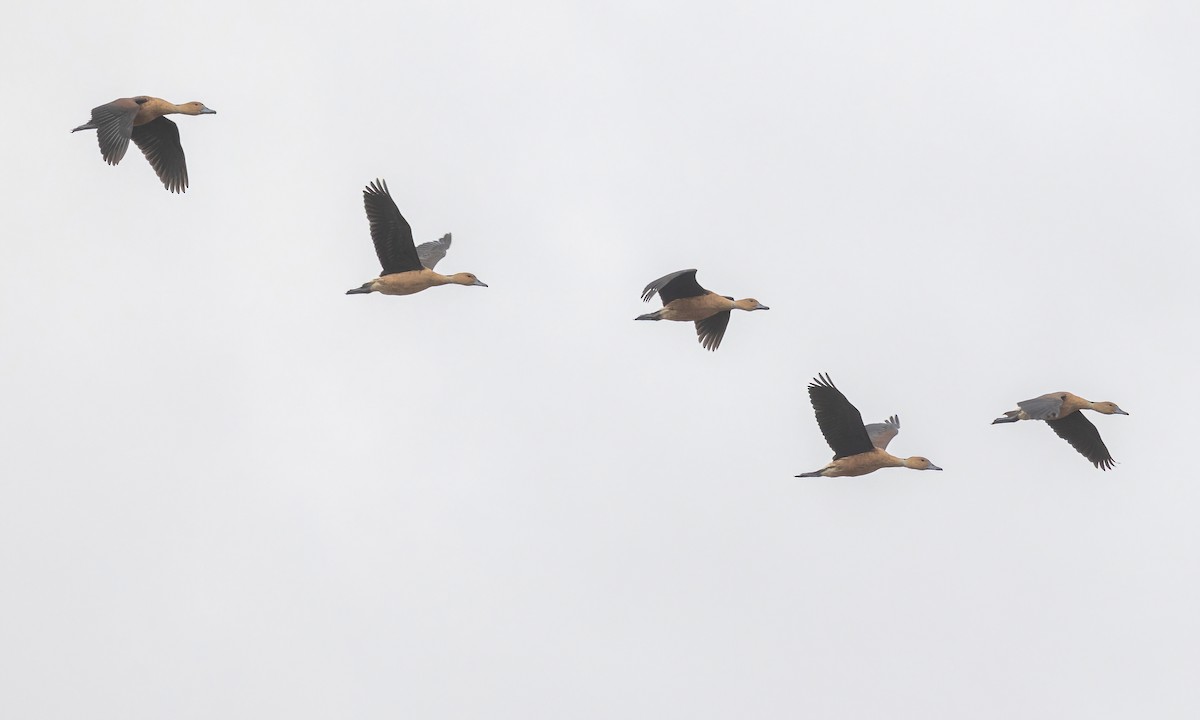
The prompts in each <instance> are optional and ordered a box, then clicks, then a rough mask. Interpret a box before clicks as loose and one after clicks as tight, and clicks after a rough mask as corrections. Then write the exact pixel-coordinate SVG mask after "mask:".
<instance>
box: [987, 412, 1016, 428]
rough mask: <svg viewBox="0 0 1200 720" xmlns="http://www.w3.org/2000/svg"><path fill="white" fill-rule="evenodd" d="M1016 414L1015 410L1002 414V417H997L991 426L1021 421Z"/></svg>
mask: <svg viewBox="0 0 1200 720" xmlns="http://www.w3.org/2000/svg"><path fill="white" fill-rule="evenodd" d="M1018 412H1019V411H1017V410H1009V411H1008V412H1006V413H1004V417H998V418H996V419H995V420H993V421H992V424H993V425H996V424H998V423H1010V422H1016V421H1018V420H1020V419H1021V418H1020V417H1018Z"/></svg>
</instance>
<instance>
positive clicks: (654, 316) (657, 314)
mask: <svg viewBox="0 0 1200 720" xmlns="http://www.w3.org/2000/svg"><path fill="white" fill-rule="evenodd" d="M634 320H662V310H655V311H654V312H652V313H646V314H645V315H638V316H637V317H635V318H634Z"/></svg>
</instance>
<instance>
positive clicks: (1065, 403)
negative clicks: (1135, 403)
mask: <svg viewBox="0 0 1200 720" xmlns="http://www.w3.org/2000/svg"><path fill="white" fill-rule="evenodd" d="M1082 410H1092V411H1094V412H1098V413H1100V414H1101V415H1128V414H1129V413H1127V412H1125V411H1124V410H1122V409H1121V408H1119V407H1117V404H1116V403H1114V402H1109V401H1108V400H1104V401H1100V402H1091V401H1090V400H1085V399H1083V398H1081V397H1079V396H1078V395H1074V394H1072V393H1069V392H1056V393H1046V394H1045V395H1039V396H1037V397H1035V398H1033V399H1031V400H1023V401H1021V402H1019V403H1017V409H1016V410H1009V411H1007V412H1005V413H1004V417H998V418H996V419H995V420H993V421H992V424H993V425H996V424H998V423H1013V422H1018V421H1020V420H1044V421H1045V422H1046V424H1047V425H1049V426H1050V429H1051V430H1053V431H1054V433H1055V434H1056V435H1058V436H1059V437H1060V438H1062V439H1063V440H1066V441H1067V442H1068V443H1070V444H1071V447H1073V448H1075V449H1076V450H1077V451H1078V452H1079V454H1080V455H1083V456H1084V457H1085V458H1087V459H1088V460H1090V461H1091V463H1092V464H1093V465H1095V466H1096V467H1098V468H1100V469H1101V470H1111V469H1112V468H1113V467H1114V466H1115V465H1116V461H1115V460H1113V457H1112V454H1111V453H1110V452H1109V451H1108V447H1107V446H1105V444H1104V440H1103V439H1101V437H1100V431H1099V430H1097V429H1096V426H1095V425H1093V424H1092V422H1091V421H1090V420H1088V419H1087V418H1086V417H1084V416H1083V413H1082V412H1081V411H1082Z"/></svg>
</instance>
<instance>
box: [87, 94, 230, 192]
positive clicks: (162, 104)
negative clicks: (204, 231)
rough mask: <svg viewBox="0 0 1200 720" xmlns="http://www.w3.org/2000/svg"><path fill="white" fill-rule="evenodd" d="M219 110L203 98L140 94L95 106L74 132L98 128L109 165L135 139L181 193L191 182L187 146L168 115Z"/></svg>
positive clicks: (169, 184)
mask: <svg viewBox="0 0 1200 720" xmlns="http://www.w3.org/2000/svg"><path fill="white" fill-rule="evenodd" d="M216 113H217V111H216V110H213V109H212V108H209V107H206V106H205V105H204V103H202V102H190V103H184V104H183V105H176V104H175V103H169V102H167V101H166V100H163V99H161V98H156V97H149V96H147V95H138V96H137V97H131V98H118V99H116V100H113V101H112V102H110V103H107V104H105V105H101V106H100V107H96V108H92V119H91V120H89V121H88V122H86V123H84V124H83V125H80V126H79V127H77V128H75V129H74V130H72V131H71V132H77V131H79V130H95V131H96V139H97V140H98V141H99V143H100V156H101V157H103V158H104V161H105V162H107V163H108V164H109V165H116V164H117V163H119V162H121V158H123V157H125V151H126V150H128V149H129V141H130V140H133V142H134V143H136V144H137V146H138V147H139V148H141V151H142V154H143V155H145V156H146V159H147V160H149V161H150V167H152V168H154V172H155V173H156V174H157V175H158V179H159V180H161V181H162V184H163V186H164V187H165V188H166V189H167V190H169V191H171V192H173V193H181V192H184V191H186V190H187V186H188V175H187V163H186V162H185V161H184V157H183V146H182V145H180V144H179V128H178V127H176V126H175V123H173V122H171V121H170V120H168V119H167V118H166V117H164V116H166V115H172V114H178V115H215V114H216Z"/></svg>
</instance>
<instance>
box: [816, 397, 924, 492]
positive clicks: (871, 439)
mask: <svg viewBox="0 0 1200 720" xmlns="http://www.w3.org/2000/svg"><path fill="white" fill-rule="evenodd" d="M808 398H809V400H811V401H812V406H813V410H814V411H815V412H816V414H817V425H818V426H820V428H821V434H822V435H824V436H825V442H827V443H829V447H830V448H831V449H832V450H833V461H832V462H830V463H829V464H828V465H826V466H825V467H823V468H821V469H820V470H814V471H813V472H806V473H802V474H800V475H797V476H796V477H854V476H858V475H866V474H867V473H873V472H875V471H876V470H878V469H880V468H887V467H906V468H911V469H913V470H941V468H940V467H938V466H937V465H934V464H933V463H931V462H929V459H928V458H923V457H910V458H899V457H896V456H895V455H892V454H891V453H889V452H888V451H887V446H888V443H889V442H891V440H892V438H894V437H896V435H897V434H898V433H899V432H900V418H899V417H898V416H896V415H893V416H891V417H890V418H888V419H887V420H886V421H884V422H882V423H872V424H870V425H863V421H862V414H861V413H859V412H858V408H856V407H854V405H852V404H851V403H850V401H849V400H847V399H846V396H845V395H843V394H842V391H841V390H838V389H837V388H836V387H834V385H833V381H832V380H830V379H829V376H828V375H823V374H822V375H818V376H817V377H816V379H814V380H813V381H812V382H811V383H809V385H808Z"/></svg>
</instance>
